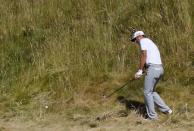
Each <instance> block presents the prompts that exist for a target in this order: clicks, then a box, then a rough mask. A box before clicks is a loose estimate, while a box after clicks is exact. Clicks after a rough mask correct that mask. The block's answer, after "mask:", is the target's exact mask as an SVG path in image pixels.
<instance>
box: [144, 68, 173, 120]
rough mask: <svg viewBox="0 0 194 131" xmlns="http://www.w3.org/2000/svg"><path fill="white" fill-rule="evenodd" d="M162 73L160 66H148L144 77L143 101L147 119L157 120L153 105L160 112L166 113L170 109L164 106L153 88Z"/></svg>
mask: <svg viewBox="0 0 194 131" xmlns="http://www.w3.org/2000/svg"><path fill="white" fill-rule="evenodd" d="M163 73H164V69H163V67H162V65H150V66H149V68H148V71H147V75H146V76H145V82H144V100H145V105H146V110H147V114H148V117H149V118H151V119H157V113H156V112H155V108H154V104H156V105H157V106H158V108H159V110H160V111H162V112H167V111H168V110H170V108H169V107H168V106H167V105H166V104H165V102H164V101H163V100H162V98H161V97H160V96H159V94H158V93H157V92H155V86H156V84H157V82H158V81H159V79H160V78H161V76H162V75H163Z"/></svg>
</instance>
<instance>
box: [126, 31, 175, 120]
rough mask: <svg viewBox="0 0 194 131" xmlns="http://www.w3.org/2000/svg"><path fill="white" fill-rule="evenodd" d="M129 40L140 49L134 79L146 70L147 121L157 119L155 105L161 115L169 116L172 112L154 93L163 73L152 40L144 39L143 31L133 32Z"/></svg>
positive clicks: (156, 49) (158, 55)
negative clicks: (138, 64) (137, 67)
mask: <svg viewBox="0 0 194 131" xmlns="http://www.w3.org/2000/svg"><path fill="white" fill-rule="evenodd" d="M130 40H131V41H132V42H135V43H137V44H138V45H139V47H140V49H141V55H140V66H139V69H138V71H137V72H136V73H135V78H136V79H138V78H140V77H141V76H142V75H143V71H144V68H145V67H146V68H147V73H146V76H145V81H144V100H145V105H146V111H147V116H148V118H147V119H149V120H155V119H157V118H158V116H157V113H156V111H155V108H154V105H155V104H156V105H157V107H159V110H160V111H162V112H163V113H165V114H171V113H172V110H171V109H170V108H169V107H168V106H167V105H166V104H165V102H164V101H163V100H162V98H161V97H160V96H159V94H158V93H157V92H155V86H156V84H157V82H158V81H159V79H160V78H161V76H162V75H163V73H164V70H163V66H162V61H161V57H160V52H159V50H158V48H157V46H156V45H155V44H154V42H153V41H152V40H150V39H149V38H146V36H145V34H144V32H143V31H135V32H133V34H132V36H131V38H130ZM145 65H146V66H145Z"/></svg>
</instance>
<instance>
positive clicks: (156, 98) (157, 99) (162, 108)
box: [153, 92, 171, 112]
mask: <svg viewBox="0 0 194 131" xmlns="http://www.w3.org/2000/svg"><path fill="white" fill-rule="evenodd" d="M153 99H154V103H156V105H157V106H158V107H159V109H160V111H162V112H168V111H169V110H171V109H170V108H169V107H168V106H167V105H166V104H165V102H164V101H163V100H162V98H161V97H160V96H159V94H158V93H157V92H153Z"/></svg>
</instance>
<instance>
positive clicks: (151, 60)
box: [140, 38, 162, 65]
mask: <svg viewBox="0 0 194 131" xmlns="http://www.w3.org/2000/svg"><path fill="white" fill-rule="evenodd" d="M140 46H141V50H146V51H147V59H146V64H148V65H149V64H162V61H161V57H160V52H159V50H158V47H157V46H156V45H155V44H154V42H153V41H152V40H150V39H148V38H142V39H141V40H140Z"/></svg>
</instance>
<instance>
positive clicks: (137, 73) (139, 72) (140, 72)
mask: <svg viewBox="0 0 194 131" xmlns="http://www.w3.org/2000/svg"><path fill="white" fill-rule="evenodd" d="M142 75H143V70H141V69H139V70H138V71H137V72H136V73H135V79H138V78H140V77H141V76H142Z"/></svg>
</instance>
